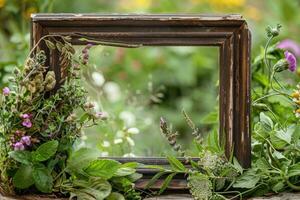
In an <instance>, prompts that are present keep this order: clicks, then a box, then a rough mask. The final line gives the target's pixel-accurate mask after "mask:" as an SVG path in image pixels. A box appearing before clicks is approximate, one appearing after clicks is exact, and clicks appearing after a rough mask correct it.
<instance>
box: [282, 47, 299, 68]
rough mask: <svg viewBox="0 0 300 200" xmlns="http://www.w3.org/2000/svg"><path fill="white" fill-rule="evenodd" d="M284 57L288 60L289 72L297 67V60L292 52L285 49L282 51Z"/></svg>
mask: <svg viewBox="0 0 300 200" xmlns="http://www.w3.org/2000/svg"><path fill="white" fill-rule="evenodd" d="M284 57H285V59H286V61H287V62H288V64H289V70H290V71H291V72H294V71H295V70H296V68H297V60H296V57H295V56H294V54H292V53H290V52H288V51H285V52H284Z"/></svg>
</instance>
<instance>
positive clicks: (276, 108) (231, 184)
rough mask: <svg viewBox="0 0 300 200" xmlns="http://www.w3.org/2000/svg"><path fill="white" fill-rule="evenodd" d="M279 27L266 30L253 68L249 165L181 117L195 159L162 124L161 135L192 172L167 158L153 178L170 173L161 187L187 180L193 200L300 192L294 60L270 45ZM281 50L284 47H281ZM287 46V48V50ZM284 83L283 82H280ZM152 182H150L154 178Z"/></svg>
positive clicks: (299, 101)
mask: <svg viewBox="0 0 300 200" xmlns="http://www.w3.org/2000/svg"><path fill="white" fill-rule="evenodd" d="M280 28H281V26H280V25H277V26H276V27H268V28H267V29H266V31H267V37H268V41H267V44H266V46H265V48H262V50H261V54H260V55H258V56H257V57H256V58H255V59H254V61H253V64H252V71H253V72H252V80H253V87H252V88H253V92H252V93H253V97H252V98H253V102H252V108H253V109H252V110H253V111H252V113H253V115H252V116H253V122H254V123H253V131H252V134H253V136H252V166H251V168H250V169H243V168H242V167H241V166H240V164H239V163H238V161H237V160H236V159H235V158H233V157H231V158H229V159H228V158H226V157H225V156H224V152H223V151H222V148H220V146H219V142H218V136H217V134H216V133H215V132H214V133H212V134H209V135H208V137H206V138H205V139H200V138H203V137H200V136H201V134H200V133H199V130H198V129H197V128H196V127H195V125H194V124H193V122H192V121H191V119H190V118H189V117H188V116H187V115H186V113H185V112H184V113H183V114H184V117H185V119H186V121H187V124H188V125H189V126H190V127H191V128H192V130H193V132H192V134H193V135H194V136H195V144H196V146H197V149H198V150H199V160H198V161H197V162H195V161H194V160H192V159H191V158H189V157H188V156H186V155H185V151H184V150H183V149H182V147H181V146H180V145H179V144H177V142H176V136H177V135H178V134H177V132H173V131H172V130H171V129H170V128H169V127H168V126H167V123H166V121H165V120H164V119H162V120H161V130H162V133H163V134H164V135H165V136H166V138H167V140H168V142H169V144H170V145H171V146H172V147H173V149H174V150H175V151H177V152H178V154H179V155H181V156H183V157H184V158H185V160H186V162H187V163H190V164H191V168H189V169H187V168H186V167H185V166H184V165H182V164H181V162H180V161H179V160H177V159H176V158H174V157H169V158H168V160H169V162H170V165H171V167H172V168H171V170H167V171H166V170H162V172H160V173H159V174H158V175H157V176H160V175H163V174H164V173H170V175H169V176H168V177H167V178H166V180H165V184H166V185H167V184H169V183H170V180H171V179H172V178H173V176H174V175H175V174H177V173H183V174H185V175H186V176H187V181H188V186H189V189H190V193H191V194H192V195H193V197H194V198H195V199H201V200H202V199H203V200H207V199H236V198H241V199H242V198H244V197H249V196H263V195H266V194H272V193H279V192H283V191H299V190H300V163H299V161H300V134H299V133H300V130H299V128H298V127H297V125H298V121H299V117H300V109H299V107H300V86H299V85H297V86H295V81H294V80H293V78H294V79H295V77H291V72H295V71H296V67H297V62H296V57H295V56H294V55H293V54H292V53H291V52H288V51H286V50H284V49H281V48H278V46H282V45H283V44H277V43H276V44H274V45H271V43H272V41H273V39H274V38H275V37H277V36H278V35H279V33H280ZM284 46H286V45H284ZM288 47H289V45H288V46H287V48H288ZM280 78H281V79H284V80H285V81H280ZM157 176H155V177H154V178H153V181H155V179H157Z"/></svg>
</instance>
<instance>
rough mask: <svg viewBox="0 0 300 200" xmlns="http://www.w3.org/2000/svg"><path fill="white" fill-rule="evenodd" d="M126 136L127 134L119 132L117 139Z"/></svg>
mask: <svg viewBox="0 0 300 200" xmlns="http://www.w3.org/2000/svg"><path fill="white" fill-rule="evenodd" d="M124 136H125V133H124V132H123V131H117V137H118V138H122V137H124Z"/></svg>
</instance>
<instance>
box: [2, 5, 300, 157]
mask: <svg viewBox="0 0 300 200" xmlns="http://www.w3.org/2000/svg"><path fill="white" fill-rule="evenodd" d="M299 7H300V1H298V0H265V1H261V0H251V1H250V0H249V1H246V0H185V1H182V0H118V1H117V0H110V1H107V0H86V1H82V0H72V1H71V0H64V1H62V0H44V1H42V0H0V23H1V26H0V41H1V42H0V85H1V87H4V86H7V85H8V83H9V81H8V79H9V74H10V73H11V72H12V70H13V69H14V67H15V66H18V67H20V68H21V67H22V64H23V63H24V60H25V58H26V56H27V54H28V52H29V39H30V38H29V37H30V34H29V28H30V15H31V14H32V13H105V14H112V13H120V14H122V13H138V14H142V13H159V14H161V13H177V14H178V13H182V14H183V13H194V14H204V13H209V14H224V13H225V14H229V13H238V14H242V15H243V16H244V18H245V19H246V20H247V21H248V24H249V27H250V29H251V32H252V55H253V57H255V56H257V55H259V54H261V52H262V48H261V44H264V42H265V38H266V36H265V27H266V26H267V25H269V24H270V25H275V24H277V23H281V24H282V25H283V31H282V34H281V35H280V37H279V38H276V39H277V40H283V39H291V40H294V41H295V42H297V41H299V37H298V35H297V33H298V32H299V23H300V20H299V19H300V14H299V11H298V10H299ZM299 42H300V41H299ZM78 48H79V49H80V48H82V47H78ZM297 48H298V50H299V51H298V52H294V53H295V54H296V56H299V55H300V47H296V48H295V49H297ZM78 52H80V51H78ZM297 53H298V55H297ZM218 73H219V70H218V49H217V48H214V47H209V48H208V47H199V48H198V47H145V48H138V49H124V48H114V47H103V46H97V47H93V48H92V50H91V58H90V61H89V68H87V69H85V70H84V73H83V74H82V76H84V79H83V80H84V81H83V83H82V84H83V85H84V86H85V87H86V88H87V89H88V91H89V95H88V96H89V97H88V98H90V100H91V101H92V102H93V103H94V105H95V107H96V109H98V110H99V111H105V112H107V113H108V121H107V123H105V124H101V125H99V126H97V127H96V128H93V129H87V130H86V131H85V133H84V134H83V139H84V140H83V142H81V143H80V144H78V145H79V146H92V147H95V148H99V149H100V150H101V152H102V156H112V155H113V156H164V155H166V154H168V153H172V150H171V147H169V145H168V143H167V141H165V139H164V138H163V137H162V136H161V135H160V133H159V118H160V117H161V116H164V117H166V118H167V119H168V120H169V121H171V122H172V124H173V126H174V128H176V129H177V130H179V134H180V138H181V142H182V143H183V144H185V146H189V143H190V141H191V135H188V134H187V133H188V131H187V129H188V127H187V126H186V124H185V122H184V120H182V117H181V111H182V109H184V110H185V112H187V113H188V114H189V116H190V117H191V118H192V119H193V120H194V121H195V122H196V124H197V126H198V127H200V129H201V130H202V132H205V133H210V132H212V131H215V130H217V129H218V124H217V122H218V120H217V119H218V116H217V112H216V110H217V109H218V106H217V105H218V96H217V91H218ZM299 75H300V73H299ZM292 78H293V79H295V81H296V82H298V80H299V76H298V73H297V75H295V76H293V77H292ZM253 79H254V80H255V79H260V80H263V77H253ZM254 86H255V84H254ZM254 120H255V119H254ZM189 148H190V150H191V152H190V153H191V155H193V148H192V147H190V146H189Z"/></svg>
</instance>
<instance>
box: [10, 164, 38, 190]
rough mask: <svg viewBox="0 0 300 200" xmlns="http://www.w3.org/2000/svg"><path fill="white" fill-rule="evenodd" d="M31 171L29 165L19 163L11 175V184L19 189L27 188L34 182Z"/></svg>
mask: <svg viewBox="0 0 300 200" xmlns="http://www.w3.org/2000/svg"><path fill="white" fill-rule="evenodd" d="M32 171H33V169H32V166H31V165H21V167H20V168H19V169H18V171H17V172H16V174H15V175H14V177H13V185H14V186H15V187H16V188H19V189H26V188H29V187H30V186H31V185H33V184H34V179H33V177H32Z"/></svg>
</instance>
